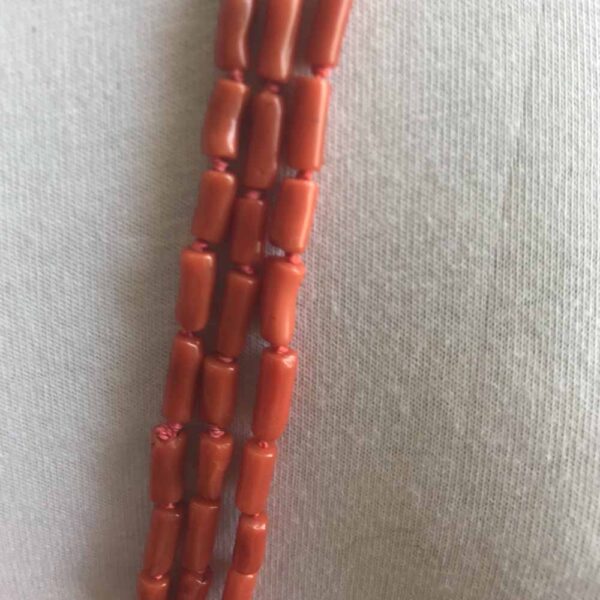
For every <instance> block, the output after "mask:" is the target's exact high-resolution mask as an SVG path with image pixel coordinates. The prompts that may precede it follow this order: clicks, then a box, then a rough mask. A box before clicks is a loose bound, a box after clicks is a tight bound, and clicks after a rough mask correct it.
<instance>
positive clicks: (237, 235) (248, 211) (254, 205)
mask: <svg viewBox="0 0 600 600" xmlns="http://www.w3.org/2000/svg"><path fill="white" fill-rule="evenodd" d="M266 216H267V205H266V203H265V201H264V200H261V199H260V198H256V197H253V196H252V197H250V196H243V197H241V198H238V200H237V203H236V205H235V208H234V213H233V223H232V226H231V245H230V254H229V256H230V258H231V261H232V262H234V263H236V264H238V265H248V266H255V265H257V264H259V263H260V262H261V261H262V258H263V253H264V248H265V221H266Z"/></svg>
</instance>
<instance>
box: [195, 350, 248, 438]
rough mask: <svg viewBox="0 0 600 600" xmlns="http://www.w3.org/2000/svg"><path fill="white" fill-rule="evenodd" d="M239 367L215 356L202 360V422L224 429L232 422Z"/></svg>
mask: <svg viewBox="0 0 600 600" xmlns="http://www.w3.org/2000/svg"><path fill="white" fill-rule="evenodd" d="M238 375H239V367H238V364H237V363H236V362H233V361H231V362H225V361H223V360H221V359H219V358H218V357H216V356H207V357H206V358H205V359H204V365H203V372H202V396H201V399H200V416H201V418H202V420H203V421H206V422H207V423H209V424H211V425H215V426H216V427H220V428H222V429H226V428H227V427H229V425H230V423H231V421H232V420H233V415H234V412H235V401H236V397H237V384H238Z"/></svg>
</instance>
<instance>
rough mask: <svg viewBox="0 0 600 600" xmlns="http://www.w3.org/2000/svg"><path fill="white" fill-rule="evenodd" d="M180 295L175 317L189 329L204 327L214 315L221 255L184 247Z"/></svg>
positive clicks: (181, 259) (181, 263)
mask: <svg viewBox="0 0 600 600" xmlns="http://www.w3.org/2000/svg"><path fill="white" fill-rule="evenodd" d="M179 267H180V271H181V272H180V276H179V295H178V296H177V305H176V307H175V317H176V318H177V321H178V322H179V324H180V325H181V327H183V329H185V330H186V331H200V330H201V329H204V327H205V326H206V323H207V322H208V317H209V315H210V305H211V301H212V294H213V289H214V287H215V272H216V268H217V257H216V255H215V253H214V252H206V251H204V250H202V249H196V248H195V247H194V246H190V247H188V248H184V249H183V250H182V252H181V256H180V259H179Z"/></svg>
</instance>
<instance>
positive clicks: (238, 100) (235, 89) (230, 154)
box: [202, 79, 248, 159]
mask: <svg viewBox="0 0 600 600" xmlns="http://www.w3.org/2000/svg"><path fill="white" fill-rule="evenodd" d="M247 99H248V86H247V85H245V84H243V83H240V82H238V81H232V80H231V79H219V80H218V81H217V83H216V85H215V88H214V90H213V93H212V95H211V97H210V100H209V101H208V107H207V109H206V116H205V117H204V127H203V129H202V151H203V152H204V153H205V154H206V155H207V156H214V157H219V158H226V159H233V158H235V157H236V156H237V153H238V137H239V129H240V122H241V117H242V112H243V110H244V105H245V104H246V100H247Z"/></svg>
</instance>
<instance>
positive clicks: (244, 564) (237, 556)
mask: <svg viewBox="0 0 600 600" xmlns="http://www.w3.org/2000/svg"><path fill="white" fill-rule="evenodd" d="M267 522H268V520H267V515H266V514H264V513H260V514H258V515H240V520H239V521H238V527H237V532H236V534H235V548H234V550H233V560H232V566H233V568H234V569H235V570H236V571H238V572H239V573H243V574H246V575H249V574H251V573H257V572H258V570H259V569H260V567H261V565H262V563H263V559H264V556H265V547H266V545H267Z"/></svg>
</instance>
